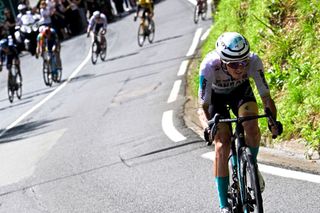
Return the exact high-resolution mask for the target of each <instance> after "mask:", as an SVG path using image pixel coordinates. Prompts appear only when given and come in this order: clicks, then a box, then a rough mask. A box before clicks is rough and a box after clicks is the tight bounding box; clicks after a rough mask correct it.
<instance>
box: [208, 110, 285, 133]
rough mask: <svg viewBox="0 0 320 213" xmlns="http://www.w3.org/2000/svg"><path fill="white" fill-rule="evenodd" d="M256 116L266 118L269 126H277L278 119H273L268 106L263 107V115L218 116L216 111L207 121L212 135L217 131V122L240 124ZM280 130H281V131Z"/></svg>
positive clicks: (256, 117)
mask: <svg viewBox="0 0 320 213" xmlns="http://www.w3.org/2000/svg"><path fill="white" fill-rule="evenodd" d="M258 118H268V119H269V122H270V124H271V126H277V127H278V121H276V119H274V117H273V116H272V113H271V110H270V109H269V108H266V109H265V114H263V115H249V116H244V117H237V118H226V119H224V118H220V114H218V113H216V114H215V115H214V117H213V118H212V119H211V120H209V121H208V125H209V128H210V130H211V133H212V135H213V136H214V135H215V134H216V131H217V128H216V126H217V124H218V123H237V124H242V123H243V122H245V121H250V120H254V119H258ZM281 132H282V131H281ZM276 137H277V136H276V135H272V138H273V139H275V138H276Z"/></svg>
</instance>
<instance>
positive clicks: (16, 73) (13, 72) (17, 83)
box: [7, 63, 22, 103]
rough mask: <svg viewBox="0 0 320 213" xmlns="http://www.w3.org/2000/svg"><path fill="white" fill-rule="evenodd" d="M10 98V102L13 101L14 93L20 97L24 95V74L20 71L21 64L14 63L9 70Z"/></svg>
mask: <svg viewBox="0 0 320 213" xmlns="http://www.w3.org/2000/svg"><path fill="white" fill-rule="evenodd" d="M7 86H8V99H9V101H10V103H12V102H13V99H14V94H16V96H17V98H18V99H21V97H22V76H21V72H20V67H19V64H17V63H13V65H12V66H11V68H10V69H9V70H8V84H7Z"/></svg>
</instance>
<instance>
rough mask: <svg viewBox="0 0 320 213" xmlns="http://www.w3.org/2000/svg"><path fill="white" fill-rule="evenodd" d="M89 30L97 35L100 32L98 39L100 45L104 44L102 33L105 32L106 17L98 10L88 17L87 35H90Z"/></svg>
mask: <svg viewBox="0 0 320 213" xmlns="http://www.w3.org/2000/svg"><path fill="white" fill-rule="evenodd" d="M91 31H92V32H93V33H94V35H98V33H99V32H100V41H101V42H102V45H104V44H105V37H104V35H105V34H106V32H107V18H106V16H105V15H104V14H103V13H101V12H100V11H94V12H93V14H92V16H91V17H90V19H89V25H88V28H87V37H89V36H90V32H91Z"/></svg>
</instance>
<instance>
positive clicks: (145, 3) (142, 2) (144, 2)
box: [134, 0, 154, 21]
mask: <svg viewBox="0 0 320 213" xmlns="http://www.w3.org/2000/svg"><path fill="white" fill-rule="evenodd" d="M140 10H143V13H142V19H145V18H146V13H147V12H148V13H149V18H150V19H151V18H152V17H153V15H154V5H153V0H137V12H136V14H135V16H134V21H136V20H137V17H138V16H139V12H140Z"/></svg>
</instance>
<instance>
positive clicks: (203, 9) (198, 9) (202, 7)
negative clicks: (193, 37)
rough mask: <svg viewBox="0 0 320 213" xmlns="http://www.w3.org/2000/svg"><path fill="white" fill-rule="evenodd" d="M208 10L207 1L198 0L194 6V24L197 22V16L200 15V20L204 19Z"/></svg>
mask: <svg viewBox="0 0 320 213" xmlns="http://www.w3.org/2000/svg"><path fill="white" fill-rule="evenodd" d="M207 12H208V3H207V0H198V1H197V4H196V6H195V7H194V15H193V21H194V23H195V24H197V23H198V21H199V17H200V16H201V19H202V20H205V19H206V17H207Z"/></svg>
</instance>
